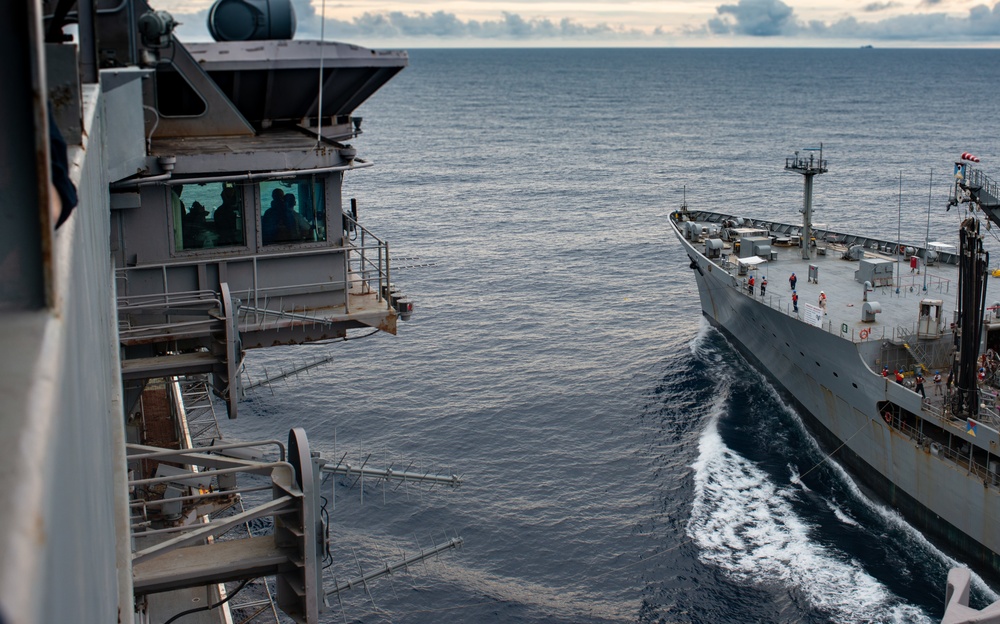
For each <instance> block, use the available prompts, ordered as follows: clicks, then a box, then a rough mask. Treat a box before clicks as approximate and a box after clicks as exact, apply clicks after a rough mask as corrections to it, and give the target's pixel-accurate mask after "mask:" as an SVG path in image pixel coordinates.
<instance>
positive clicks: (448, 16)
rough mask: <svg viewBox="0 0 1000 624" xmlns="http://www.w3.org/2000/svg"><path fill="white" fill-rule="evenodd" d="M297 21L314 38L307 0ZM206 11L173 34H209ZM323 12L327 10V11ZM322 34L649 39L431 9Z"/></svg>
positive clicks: (364, 19) (364, 18) (315, 20)
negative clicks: (427, 11)
mask: <svg viewBox="0 0 1000 624" xmlns="http://www.w3.org/2000/svg"><path fill="white" fill-rule="evenodd" d="M292 5H293V6H294V9H295V16H296V21H297V23H298V26H297V28H296V34H295V36H296V38H297V39H318V38H319V37H320V30H321V26H323V25H324V24H323V23H322V19H321V17H320V15H319V14H318V13H317V11H316V9H315V7H314V6H313V5H312V3H311V2H310V0H292ZM207 13H208V12H207V11H199V12H198V13H189V14H183V13H178V14H176V15H175V17H177V18H178V20H179V21H180V22H182V25H181V27H180V28H179V29H178V35H179V36H180V37H181V38H182V39H185V40H205V39H208V38H209V35H208V29H207V26H206V25H205V24H206V17H207ZM328 14H329V12H328ZM324 35H325V36H326V38H328V39H350V38H355V39H356V38H362V39H372V38H377V39H486V40H503V41H531V40H542V39H573V40H577V39H618V40H635V39H643V38H645V39H649V38H650V37H652V36H655V35H650V34H649V33H645V32H643V31H641V30H637V29H634V28H626V27H624V26H615V25H611V24H608V23H600V24H596V25H593V26H587V25H584V24H580V23H578V22H576V21H574V20H572V19H570V18H568V17H565V18H562V19H560V20H558V21H553V20H550V19H546V18H525V17H522V16H521V15H518V14H517V13H509V12H504V13H502V14H501V16H500V17H499V18H498V19H494V20H482V21H479V20H473V19H470V20H463V19H461V18H459V17H458V16H456V15H455V14H454V13H448V12H445V11H434V12H433V13H424V12H421V11H418V12H414V13H404V12H402V11H386V12H368V13H365V14H363V15H361V16H359V17H355V18H353V19H351V20H341V19H336V18H331V17H327V19H326V22H325V29H324Z"/></svg>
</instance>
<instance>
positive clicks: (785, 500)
mask: <svg viewBox="0 0 1000 624" xmlns="http://www.w3.org/2000/svg"><path fill="white" fill-rule="evenodd" d="M998 91H1000V51H994V50H979V51H965V50H963V51H948V50H880V49H865V50H861V49H858V50H855V49H840V50H757V49H754V50H710V49H706V50H686V49H661V50H648V49H621V50H607V49H600V50H590V49H572V50H565V49H554V50H553V49H545V50H412V51H411V52H410V66H409V67H408V68H407V69H406V70H404V71H403V72H402V73H401V74H400V75H399V76H397V77H396V78H395V79H394V80H392V81H391V82H390V83H389V85H387V86H386V87H385V88H383V90H382V91H381V92H379V93H377V94H376V95H375V96H374V97H373V98H372V99H371V100H370V101H368V102H366V103H365V104H364V105H363V106H362V107H361V109H360V110H359V111H358V112H357V114H359V115H361V116H363V117H364V122H363V126H362V128H363V130H364V134H363V135H362V136H360V137H359V138H358V139H357V140H356V141H355V142H354V145H355V146H356V147H357V148H358V150H359V156H360V157H362V158H365V159H370V160H373V161H375V162H376V163H377V166H376V167H374V168H372V169H365V170H359V171H357V172H353V173H350V174H348V175H347V176H346V180H345V197H346V198H350V197H356V198H357V200H358V204H359V213H360V220H361V222H362V223H363V224H364V225H365V226H366V227H368V228H369V229H371V230H373V231H374V232H375V233H376V234H378V235H379V236H381V237H383V238H384V239H386V240H388V241H390V245H391V250H392V252H393V256H394V258H395V265H394V271H393V282H394V283H395V284H396V285H397V286H398V287H399V288H400V289H401V290H402V291H403V292H404V293H405V294H406V295H408V296H409V297H410V298H411V299H413V300H414V302H415V304H416V312H415V314H414V316H413V319H412V320H411V321H409V322H407V323H401V324H400V327H399V335H398V336H395V337H394V336H389V335H381V334H380V335H376V336H372V337H368V338H363V339H358V340H352V341H349V342H347V343H340V344H333V345H324V346H302V347H294V348H282V349H269V350H266V351H261V352H251V353H250V354H249V356H248V368H247V370H248V374H249V375H250V376H251V377H252V378H254V379H258V378H260V377H261V376H262V375H263V371H264V369H267V370H268V371H269V372H270V373H273V372H275V371H277V370H280V369H281V368H290V367H292V366H295V365H296V364H300V363H303V362H306V361H309V360H310V359H313V358H316V357H321V356H324V355H327V354H332V355H334V361H333V362H332V363H330V364H327V365H325V366H323V367H321V368H319V369H315V370H313V371H310V372H308V373H304V374H302V375H299V376H298V377H296V378H293V379H290V380H286V381H282V382H277V383H275V384H274V386H273V387H272V388H271V389H270V390H268V389H266V388H265V389H257V390H256V391H254V392H253V393H252V394H251V395H250V396H249V397H248V399H247V400H246V401H245V402H244V404H243V405H242V406H241V415H240V418H239V420H238V421H236V422H235V423H225V425H226V433H227V437H233V438H239V439H255V438H269V437H281V438H283V437H285V435H286V434H287V430H288V429H289V427H291V426H295V425H301V426H303V427H305V429H306V430H307V432H308V434H309V437H310V442H311V444H312V446H313V449H314V450H318V451H320V452H321V453H322V454H323V455H324V456H326V457H329V458H335V457H336V458H339V457H342V456H344V455H345V454H346V456H347V458H348V459H349V460H351V461H353V462H356V463H357V462H362V461H365V460H367V461H368V463H369V465H375V466H381V465H386V464H393V465H394V466H396V467H397V468H403V467H406V466H409V465H410V464H411V463H412V465H413V466H414V469H416V468H418V467H419V468H420V469H425V470H428V471H434V472H442V473H456V474H460V475H462V476H463V479H464V483H463V485H462V486H461V487H460V488H458V489H450V488H445V487H441V486H437V487H434V488H428V487H414V486H408V487H405V488H404V487H399V488H396V486H394V485H392V486H388V487H383V486H381V485H373V484H372V483H371V482H370V480H369V482H367V483H366V484H365V485H364V487H362V486H361V484H354V483H353V480H341V481H337V482H336V483H334V482H332V481H331V482H328V483H327V484H326V485H325V486H324V487H325V493H326V496H327V497H328V498H331V497H332V500H331V504H330V506H329V511H330V518H331V521H332V530H331V536H332V538H333V540H334V547H333V550H334V554H335V561H334V565H332V566H331V567H330V569H329V570H328V571H327V572H328V574H329V575H330V578H332V577H333V576H334V575H336V577H337V579H338V580H346V579H347V578H349V577H351V576H353V575H356V574H357V573H358V569H359V565H360V567H361V568H362V569H364V570H365V571H368V570H371V569H374V568H375V567H377V566H379V565H380V564H381V562H383V561H391V560H393V559H396V558H397V557H398V556H400V553H401V552H403V551H405V552H406V553H407V554H409V553H411V552H413V551H414V550H415V549H416V548H417V547H418V546H424V547H426V546H429V545H431V544H432V543H434V542H441V541H444V540H446V539H448V538H450V537H451V536H453V535H456V534H457V535H461V536H462V538H463V539H464V540H465V544H464V547H463V548H462V549H460V550H458V551H449V552H448V553H445V554H443V555H441V556H440V557H438V558H436V559H434V560H432V561H430V562H428V563H427V564H426V565H417V566H414V567H413V568H412V569H411V571H410V572H409V573H407V574H397V575H395V576H394V577H393V578H392V580H391V581H387V580H382V581H376V582H374V583H372V584H371V585H370V587H369V589H370V595H369V594H366V593H365V591H364V590H363V589H355V590H353V591H351V592H347V593H346V594H345V595H344V596H343V598H342V602H337V601H336V600H334V602H333V609H332V611H331V612H329V613H328V614H327V615H326V616H324V617H325V618H326V621H329V622H418V623H438V622H504V623H536V622H537V623H541V622H554V623H563V622H564V623H590V622H595V623H596V622H671V623H673V622H678V623H695V622H705V623H724V622H789V623H791V622H814V623H821V622H935V621H937V620H938V619H939V618H940V616H941V614H942V611H943V601H944V591H945V577H946V574H947V571H948V568H949V567H950V566H951V565H953V560H951V559H950V558H948V556H947V555H945V554H944V553H942V552H941V551H940V550H939V549H938V548H936V547H935V546H933V545H932V544H930V543H928V542H927V541H926V540H925V539H924V538H922V537H921V535H920V534H919V533H917V532H916V531H915V530H913V529H912V528H910V527H909V526H908V525H907V524H906V523H905V522H904V521H903V520H902V519H901V518H900V517H899V516H898V515H897V514H896V513H894V512H893V511H891V510H890V509H888V508H887V507H885V506H884V505H882V504H881V503H878V502H873V501H871V500H869V499H868V498H867V496H866V495H865V493H864V492H862V491H860V490H859V489H858V488H857V487H856V486H855V485H854V484H853V482H852V481H851V479H850V478H849V477H848V475H847V474H846V473H845V472H844V471H843V470H842V469H841V468H840V467H839V466H838V465H837V464H835V463H831V462H828V461H826V459H825V458H826V454H825V452H824V451H823V450H821V449H820V448H819V447H818V446H817V445H816V443H815V442H814V441H813V440H812V438H811V437H810V435H809V434H808V432H807V431H806V430H805V429H804V427H803V425H802V423H801V421H800V419H799V416H798V415H797V414H796V412H795V410H794V409H793V408H791V407H790V406H789V404H788V403H787V402H786V400H785V399H784V398H783V397H782V395H781V393H780V392H778V391H777V390H776V389H775V388H773V387H771V386H770V385H769V383H768V382H767V381H766V380H765V379H764V377H762V376H761V375H760V374H758V373H757V372H756V371H755V370H753V369H752V368H751V367H750V366H748V364H747V363H746V362H745V361H744V360H743V359H742V358H741V357H740V356H739V355H738V354H737V353H736V351H735V350H734V349H733V347H732V346H731V345H730V344H729V343H727V342H726V340H725V339H724V338H723V337H722V336H721V335H720V334H719V333H718V332H717V331H715V330H713V329H711V328H710V327H709V326H708V324H707V322H706V321H705V320H703V319H702V317H701V313H700V309H699V305H698V297H697V293H696V291H695V285H694V279H693V277H692V275H691V271H690V269H689V268H688V261H687V259H686V257H685V256H684V254H683V253H682V251H681V248H680V245H679V243H678V242H677V241H676V240H674V238H673V236H672V235H671V234H670V228H669V226H668V223H667V216H668V214H669V212H670V211H671V210H673V209H676V208H677V207H678V206H679V205H680V204H681V202H682V201H683V199H684V196H685V193H686V198H687V203H688V204H689V205H690V206H691V207H692V208H707V209H714V210H720V211H729V212H733V213H737V214H741V215H745V216H750V217H768V218H771V219H780V220H785V221H790V222H796V221H798V220H799V219H800V215H799V212H798V209H799V207H800V206H801V202H802V178H801V177H800V176H797V175H794V174H788V173H785V172H784V171H783V167H784V159H785V158H786V157H788V156H791V155H792V154H793V153H794V152H795V150H801V149H804V148H812V147H819V144H820V143H822V144H823V148H824V157H826V158H827V159H828V161H829V167H830V172H829V173H827V174H826V175H823V176H820V177H819V178H817V179H816V185H815V202H814V206H815V211H816V217H815V221H817V222H820V223H826V224H828V225H830V226H831V227H836V228H838V229H844V230H848V231H859V232H862V233H865V234H869V235H874V236H879V237H885V238H892V237H894V236H896V233H897V231H898V232H899V233H900V236H901V238H902V240H904V241H908V242H914V243H922V242H923V241H924V240H925V239H926V240H939V241H944V242H954V241H955V240H956V230H957V226H958V220H957V216H956V211H952V212H950V213H949V212H946V211H945V204H946V199H947V195H948V188H949V186H948V185H949V184H950V181H951V174H952V164H953V162H954V160H955V159H956V158H957V157H958V156H959V155H960V154H961V153H962V152H965V151H969V152H972V153H974V154H976V155H978V156H979V157H980V158H981V159H982V165H983V167H984V169H985V170H986V171H988V172H991V173H993V174H995V176H996V177H1000V142H998V132H997V125H996V124H997V120H998V119H1000V93H998ZM995 257H996V256H995ZM772 279H776V278H772ZM782 279H784V276H782ZM778 281H780V280H778ZM991 300H992V299H991ZM363 333H365V332H358V335H360V334H363ZM859 374H864V371H859ZM799 476H802V478H801V480H799V478H798V477H799ZM994 589H1000V588H994ZM996 598H997V595H996V594H995V593H994V591H993V590H991V589H990V588H988V587H987V586H986V585H985V584H983V583H981V582H980V583H978V584H977V586H976V588H975V591H974V604H977V605H978V606H983V605H984V604H986V603H987V602H989V601H991V600H994V599H996Z"/></svg>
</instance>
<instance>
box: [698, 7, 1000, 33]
mask: <svg viewBox="0 0 1000 624" xmlns="http://www.w3.org/2000/svg"><path fill="white" fill-rule="evenodd" d="M940 2H942V0H922V4H923V5H937V4H939V3H940ZM895 6H897V3H895V2H891V1H890V2H874V3H871V4H869V5H868V6H867V7H865V10H866V11H869V12H872V11H881V10H885V9H888V8H893V7H895ZM716 12H717V13H718V14H719V16H718V17H714V18H712V19H710V20H708V22H707V23H706V25H705V27H704V28H703V29H701V32H710V33H713V34H716V35H748V36H753V37H773V36H777V35H805V36H810V37H826V38H837V39H862V40H894V41H935V40H937V41H953V40H961V39H972V40H974V39H986V38H995V37H998V36H1000V2H997V3H996V4H995V5H994V6H993V8H992V9H991V8H990V7H988V6H986V5H983V4H981V5H977V6H975V7H973V8H972V9H969V13H968V15H967V16H962V17H956V16H952V15H949V14H947V13H941V12H936V13H910V14H906V15H897V16H894V17H887V18H884V19H881V20H877V21H873V22H862V21H859V20H858V19H857V18H855V17H845V18H843V19H841V20H838V21H836V22H822V21H818V20H814V21H809V22H804V21H801V20H799V19H797V18H796V16H795V15H794V13H793V11H792V9H791V8H790V7H789V6H788V5H786V4H785V3H784V2H782V1H781V0H740V2H739V3H738V4H736V5H732V4H723V5H720V6H718V7H717V8H716Z"/></svg>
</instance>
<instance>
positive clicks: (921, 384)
mask: <svg viewBox="0 0 1000 624" xmlns="http://www.w3.org/2000/svg"><path fill="white" fill-rule="evenodd" d="M916 382H917V387H916V389H915V391H916V392H919V393H920V396H922V397H924V400H927V395H926V394H925V393H924V376H923V375H921V374H920V372H919V371H917V378H916Z"/></svg>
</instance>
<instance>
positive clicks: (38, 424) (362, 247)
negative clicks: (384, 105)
mask: <svg viewBox="0 0 1000 624" xmlns="http://www.w3.org/2000/svg"><path fill="white" fill-rule="evenodd" d="M8 9H9V11H8V12H7V15H6V19H4V20H3V21H2V26H0V30H2V33H0V34H2V36H0V41H3V44H2V46H3V50H4V52H5V59H6V60H5V62H4V63H3V64H2V66H0V75H2V77H3V81H4V84H5V89H4V95H3V98H2V100H0V101H2V102H3V109H2V114H0V124H2V129H3V132H4V136H5V140H4V143H3V147H2V148H0V150H2V152H0V153H2V155H3V157H2V160H3V162H4V167H3V174H2V176H0V177H2V183H0V188H2V191H3V192H2V197H3V199H2V200H0V214H2V220H3V223H4V227H2V228H0V314H2V315H3V322H2V323H0V335H2V337H0V345H2V348H3V354H4V357H3V358H0V359H2V365H0V366H2V367H3V371H2V374H0V379H2V381H0V385H2V396H3V403H2V408H0V427H2V431H3V435H2V436H0V475H2V477H3V485H2V486H0V621H2V622H4V623H6V624H21V623H43V622H136V623H147V622H172V621H174V620H176V619H178V618H181V617H183V618H184V619H183V621H185V622H191V621H198V622H227V621H228V622H232V621H234V619H233V618H234V616H233V613H234V612H236V611H239V612H240V617H239V618H238V619H240V620H241V621H263V620H261V619H258V618H259V617H263V616H267V619H268V620H269V621H288V620H293V621H296V622H306V623H315V622H319V621H321V620H322V619H323V618H324V616H323V615H322V614H323V612H324V611H325V610H326V609H327V606H328V605H329V604H330V603H331V602H332V601H334V600H336V599H337V598H338V597H339V596H340V594H341V592H344V591H348V590H350V589H351V588H353V587H358V588H360V587H363V588H364V589H365V590H366V591H367V587H368V583H369V582H370V581H372V580H374V579H376V578H378V577H380V576H384V575H388V574H391V573H393V572H395V571H398V570H400V569H404V568H406V567H407V566H408V565H411V564H412V563H414V562H416V561H420V560H422V559H423V558H425V557H427V556H430V555H432V554H436V553H438V552H441V551H443V550H447V549H452V548H455V547H457V546H459V545H460V544H461V542H462V540H461V538H460V537H458V536H457V535H456V536H455V537H454V538H451V539H447V540H445V541H443V542H441V543H438V544H436V545H434V546H429V547H427V548H425V549H418V550H417V551H416V552H413V553H411V554H409V555H408V556H407V555H405V554H404V556H402V558H401V559H399V560H397V561H393V562H385V563H384V565H382V564H380V565H379V566H378V567H377V568H374V569H371V568H370V569H369V571H367V572H365V571H363V570H362V571H361V573H360V574H359V576H358V577H357V578H352V579H344V580H343V582H340V583H331V582H330V579H329V578H326V577H325V576H324V568H325V567H326V566H327V565H328V564H329V563H330V560H331V559H332V557H333V555H332V554H331V549H330V545H331V537H330V535H331V528H330V526H329V522H328V516H327V514H326V509H325V504H326V503H325V500H326V499H324V498H323V497H322V496H321V494H320V485H321V481H322V480H323V478H324V477H326V476H329V475H333V477H334V478H335V479H360V478H363V477H368V479H369V483H377V482H379V481H385V480H397V481H402V482H407V483H414V484H416V483H424V482H432V483H443V484H446V485H451V486H454V485H458V484H459V483H460V481H461V480H460V478H459V477H457V476H455V475H451V474H433V473H427V472H419V473H418V472H416V471H413V470H407V469H400V468H398V467H396V468H394V467H393V466H391V465H390V466H382V467H377V466H374V465H367V464H366V465H349V464H347V463H346V462H345V461H342V460H338V461H333V460H327V459H324V458H323V457H321V456H320V455H319V454H318V453H315V452H313V451H311V450H310V446H309V441H308V439H307V438H306V435H305V433H304V431H303V430H302V429H301V428H298V427H295V428H292V429H291V430H290V431H289V433H288V437H287V439H281V440H241V439H225V438H223V437H222V434H221V430H220V427H219V420H218V415H217V413H216V408H218V412H220V413H222V414H224V415H225V416H228V417H229V418H231V419H234V418H236V417H237V416H238V412H239V404H240V399H241V398H242V396H243V392H244V389H245V388H244V385H245V384H244V380H245V375H244V372H243V366H244V358H245V355H246V352H247V350H248V349H253V348H268V347H272V346H277V345H292V344H301V343H306V342H317V341H327V342H336V341H339V340H343V339H345V338H348V337H350V336H356V335H359V334H361V333H365V332H386V333H389V334H395V333H396V330H397V321H398V320H406V319H407V318H408V317H409V316H410V314H411V313H412V312H413V303H412V302H411V301H410V300H409V299H408V298H406V297H405V296H403V295H402V293H400V292H399V291H398V290H397V289H396V287H395V286H394V285H393V283H392V281H391V278H392V272H391V271H392V264H391V259H390V258H391V256H390V253H389V244H388V242H386V241H384V240H382V239H381V238H379V237H378V236H377V235H376V234H375V233H374V232H372V231H370V230H369V229H368V228H366V227H365V226H364V225H363V221H362V219H361V218H360V216H359V207H358V204H357V202H356V201H355V199H350V200H348V199H347V198H344V197H342V193H341V186H342V182H343V180H344V176H345V175H356V174H355V173H354V172H358V171H362V170H364V169H365V168H367V167H370V166H372V165H373V163H372V162H370V161H368V160H365V159H364V158H363V157H362V156H361V155H360V154H359V151H358V149H357V148H355V147H354V146H353V145H352V143H351V142H352V141H355V140H357V139H359V138H360V137H361V135H362V121H363V120H362V118H361V117H358V116H356V115H355V111H356V109H357V108H358V106H359V105H361V104H362V103H363V102H364V101H365V100H367V99H368V98H369V97H371V96H372V95H373V94H375V92H376V91H377V90H378V89H380V88H381V87H382V86H383V85H384V84H385V83H386V82H387V81H389V80H390V79H391V78H392V77H393V76H395V75H396V74H397V73H398V72H400V71H401V70H402V69H404V68H405V67H406V65H407V62H408V59H407V54H406V53H405V52H403V51H394V50H370V49H367V48H362V47H359V46H355V45H349V44H344V43H336V42H329V41H305V40H295V39H293V34H294V30H295V16H294V12H293V10H292V6H291V4H290V2H289V1H288V0H219V2H217V3H216V4H215V5H213V7H212V9H211V11H210V15H209V20H210V30H211V32H212V34H213V37H214V38H215V39H216V41H215V42H214V43H203V44H192V45H184V44H182V43H181V42H180V41H178V39H177V38H176V37H175V36H174V34H173V30H174V27H175V26H176V23H175V21H174V20H173V18H172V17H171V16H170V15H169V14H168V13H166V12H163V11H157V10H154V9H153V8H152V7H150V6H149V5H147V4H146V2H145V1H144V0H44V1H43V0H29V1H27V2H15V3H12V4H11V5H10V7H8ZM357 175H361V174H357ZM361 211H362V212H363V210H361ZM332 348H335V347H332ZM261 579H263V580H261ZM248 584H250V587H251V588H256V589H255V590H254V591H250V590H247V591H246V592H244V593H243V594H242V595H238V594H240V593H241V591H243V590H244V588H246V587H247V586H248ZM248 595H250V596H251V597H252V598H253V600H249V601H248V600H246V599H245V598H246V596H248ZM262 614H263V615H262ZM345 617H346V615H345Z"/></svg>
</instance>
